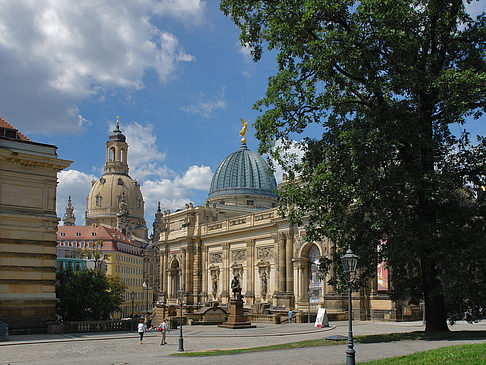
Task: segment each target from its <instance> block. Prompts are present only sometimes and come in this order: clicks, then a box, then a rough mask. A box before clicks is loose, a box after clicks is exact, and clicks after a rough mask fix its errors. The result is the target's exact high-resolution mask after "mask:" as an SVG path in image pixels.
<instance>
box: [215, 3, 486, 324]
mask: <svg viewBox="0 0 486 365" xmlns="http://www.w3.org/2000/svg"><path fill="white" fill-rule="evenodd" d="M220 7H221V10H222V11H223V12H224V13H225V14H226V15H229V16H231V18H232V20H233V21H234V22H235V23H236V25H238V26H239V28H240V30H241V35H240V39H241V42H242V44H246V45H248V46H249V47H251V49H252V55H253V57H254V60H255V61H258V60H259V59H260V57H261V54H262V50H263V48H264V46H267V47H268V48H270V49H273V50H275V51H276V52H277V62H278V72H277V73H276V75H274V76H272V77H270V79H269V81H268V88H267V92H266V96H265V97H264V98H263V99H261V100H260V101H258V102H256V104H255V108H256V109H258V110H259V111H260V112H261V113H262V114H261V115H260V116H259V117H258V119H257V121H256V123H255V127H256V131H257V137H258V138H259V139H260V141H261V143H260V148H259V151H260V152H261V153H269V154H270V155H271V156H272V157H273V158H274V159H275V160H276V161H277V162H278V163H279V164H280V165H281V166H283V168H284V170H286V172H287V174H288V175H289V182H288V184H287V185H286V186H285V189H283V190H282V191H281V192H280V201H281V205H280V206H281V209H282V213H283V214H285V215H287V216H288V217H289V218H290V219H291V221H292V222H294V223H296V224H306V225H307V228H306V232H307V239H308V240H309V241H315V240H320V239H323V238H324V237H328V238H330V239H331V241H332V242H333V243H334V244H335V245H336V247H335V250H334V251H333V253H332V254H331V256H330V257H328V258H327V259H326V260H323V262H322V269H323V270H324V271H326V270H329V269H330V268H331V267H334V268H335V269H336V270H338V271H339V270H340V264H339V257H340V256H341V255H343V254H344V252H345V250H346V248H347V247H348V246H351V248H352V250H353V251H354V252H355V253H357V254H358V255H359V256H360V268H361V270H362V272H361V276H360V278H359V280H358V284H359V285H365V284H366V283H367V278H369V277H372V276H373V275H374V274H375V272H376V266H377V264H378V263H379V262H381V261H382V260H384V261H385V262H386V264H387V265H388V267H389V268H391V275H392V282H393V288H392V289H393V290H392V292H391V294H392V296H393V298H395V299H396V298H400V297H402V298H404V297H406V298H411V299H412V301H413V302H417V301H418V300H420V299H421V298H422V296H424V297H425V301H426V315H427V330H428V331H429V330H430V331H433V330H446V329H447V327H446V321H445V319H446V314H447V313H449V315H451V314H452V313H454V312H456V311H458V310H461V308H462V307H463V306H464V305H465V303H466V302H468V303H476V304H483V305H484V297H485V294H486V290H485V289H486V250H485V249H484V247H485V246H484V245H485V235H484V232H485V221H484V215H485V214H484V213H485V204H484V199H483V198H482V197H481V193H482V191H481V188H480V187H481V186H482V185H485V184H486V182H485V181H486V180H485V156H486V140H485V139H484V138H482V137H478V139H477V141H476V142H475V143H472V142H471V140H470V136H469V134H468V133H467V132H465V131H464V132H463V133H462V135H460V136H456V135H454V134H453V133H451V129H450V127H451V125H453V126H454V128H455V130H459V129H460V128H461V126H463V124H464V121H465V118H467V117H475V118H477V117H480V116H481V115H482V114H483V113H484V111H485V108H486V57H485V54H486V52H485V51H486V17H485V16H484V14H483V15H482V16H480V17H479V18H478V19H476V20H474V19H472V18H471V17H470V16H469V15H468V14H467V13H466V12H465V8H464V2H463V1H461V0H454V1H448V2H443V1H439V0H429V1H427V0H402V1H396V0H361V1H353V0H268V1H263V0H262V1H255V0H222V1H221V5H220ZM311 124H313V125H314V127H313V129H314V130H315V129H318V130H319V131H320V133H322V134H321V136H320V138H311V137H310V136H307V129H306V128H308V127H309V125H311ZM300 134H302V135H303V136H304V138H303V140H302V143H301V144H300V148H301V150H302V151H303V158H302V161H301V162H299V163H296V162H295V161H293V160H292V159H289V157H288V151H289V150H290V149H291V147H292V146H293V141H292V139H294V138H296V136H297V135H300ZM380 240H386V245H382V246H381V250H377V246H378V244H379V242H380ZM333 263H334V265H333V266H331V264H333ZM338 274H340V273H339V272H338ZM337 277H338V278H339V277H340V275H338V276H337ZM481 301H483V303H481Z"/></svg>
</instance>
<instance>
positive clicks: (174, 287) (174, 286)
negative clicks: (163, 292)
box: [169, 259, 181, 298]
mask: <svg viewBox="0 0 486 365" xmlns="http://www.w3.org/2000/svg"><path fill="white" fill-rule="evenodd" d="M169 280H170V283H169V288H170V293H169V297H171V298H177V291H178V290H179V289H180V288H181V269H180V265H179V261H178V260H177V259H174V260H173V261H172V263H171V265H170V269H169Z"/></svg>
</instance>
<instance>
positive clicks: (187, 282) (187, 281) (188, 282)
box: [184, 242, 193, 304]
mask: <svg viewBox="0 0 486 365" xmlns="http://www.w3.org/2000/svg"><path fill="white" fill-rule="evenodd" d="M187 244H188V246H187V249H186V257H185V259H186V260H185V265H184V266H185V275H184V276H185V278H184V290H185V291H186V297H187V300H188V302H187V303H188V304H192V303H191V302H193V301H192V300H190V298H191V299H192V289H193V288H192V264H193V260H192V257H193V247H192V242H188V243H187Z"/></svg>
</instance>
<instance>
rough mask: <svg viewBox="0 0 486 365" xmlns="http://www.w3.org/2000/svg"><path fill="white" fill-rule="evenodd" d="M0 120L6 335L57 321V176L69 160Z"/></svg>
mask: <svg viewBox="0 0 486 365" xmlns="http://www.w3.org/2000/svg"><path fill="white" fill-rule="evenodd" d="M56 150H57V147H56V146H52V145H48V144H43V143H37V142H33V141H31V140H30V139H28V138H27V137H25V136H24V135H23V134H22V133H20V132H19V131H18V130H17V129H15V128H14V127H12V126H11V125H10V124H9V123H7V122H6V121H5V120H4V119H2V118H0V320H1V321H3V322H6V323H7V324H8V325H9V327H10V331H11V333H20V332H27V331H31V332H41V331H44V330H45V328H46V324H47V321H52V320H55V319H56V303H57V300H56V293H55V279H56V278H55V271H56V230H57V224H58V218H57V215H56V187H57V173H58V172H59V171H61V170H63V169H65V168H67V167H68V166H69V165H70V164H71V161H67V160H62V159H59V158H58V156H57V153H56Z"/></svg>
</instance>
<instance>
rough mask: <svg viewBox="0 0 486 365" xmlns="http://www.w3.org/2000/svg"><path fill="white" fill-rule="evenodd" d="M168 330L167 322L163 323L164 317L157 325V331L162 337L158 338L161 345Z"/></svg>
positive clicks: (164, 342) (163, 343)
mask: <svg viewBox="0 0 486 365" xmlns="http://www.w3.org/2000/svg"><path fill="white" fill-rule="evenodd" d="M168 330H169V327H168V326H167V323H165V319H164V320H163V321H162V323H161V324H160V325H159V332H160V333H161V335H162V339H161V340H160V344H161V345H165V344H166V343H167V342H166V341H165V336H166V335H167V331H168Z"/></svg>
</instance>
